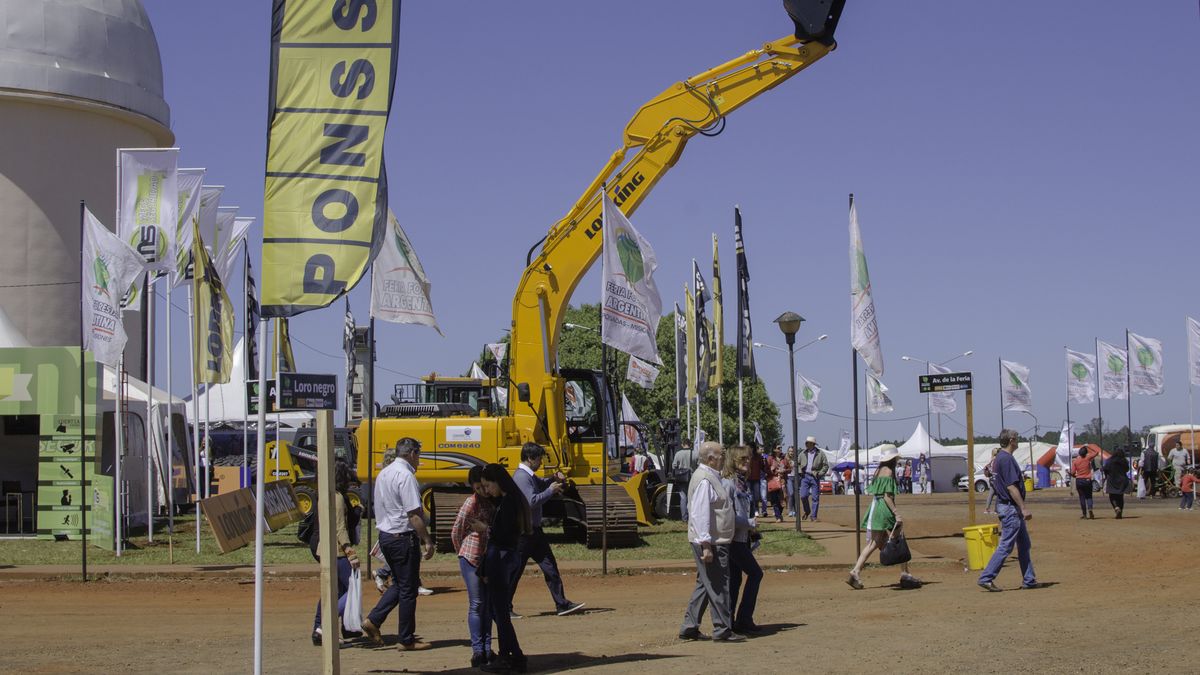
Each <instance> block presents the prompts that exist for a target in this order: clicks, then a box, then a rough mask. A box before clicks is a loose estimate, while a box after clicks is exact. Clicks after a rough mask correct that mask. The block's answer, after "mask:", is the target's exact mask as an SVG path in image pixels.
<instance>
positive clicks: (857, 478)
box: [792, 347, 862, 555]
mask: <svg viewBox="0 0 1200 675" xmlns="http://www.w3.org/2000/svg"><path fill="white" fill-rule="evenodd" d="M850 371H851V375H850V381H851V382H853V383H854V384H853V389H854V550H855V555H862V494H861V493H862V476H861V475H860V468H859V465H860V463H861V461H860V460H861V458H860V454H859V453H860V452H861V449H862V446H860V445H859V444H858V354H857V352H855V351H854V347H850ZM792 414H795V412H793V413H792Z"/></svg>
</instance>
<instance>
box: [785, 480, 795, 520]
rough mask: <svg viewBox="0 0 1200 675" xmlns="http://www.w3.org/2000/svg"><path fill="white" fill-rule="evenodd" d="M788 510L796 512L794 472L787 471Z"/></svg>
mask: <svg viewBox="0 0 1200 675" xmlns="http://www.w3.org/2000/svg"><path fill="white" fill-rule="evenodd" d="M787 503H788V511H790V512H792V513H795V512H796V474H792V473H789V474H788V477H787Z"/></svg>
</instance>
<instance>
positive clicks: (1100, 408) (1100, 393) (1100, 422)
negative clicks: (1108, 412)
mask: <svg viewBox="0 0 1200 675" xmlns="http://www.w3.org/2000/svg"><path fill="white" fill-rule="evenodd" d="M1093 339H1094V340H1095V343H1096V435H1097V436H1098V438H1097V439H1096V447H1098V448H1100V450H1101V451H1102V452H1103V450H1104V404H1103V403H1102V401H1103V399H1104V389H1103V388H1102V387H1103V385H1102V383H1101V380H1100V338H1093ZM1100 459H1101V460H1103V459H1104V458H1103V457H1101V458H1100Z"/></svg>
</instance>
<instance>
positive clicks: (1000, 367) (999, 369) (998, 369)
mask: <svg viewBox="0 0 1200 675" xmlns="http://www.w3.org/2000/svg"><path fill="white" fill-rule="evenodd" d="M996 372H998V373H999V374H1000V429H1001V430H1003V429H1004V362H1003V361H1002V360H1001V359H996ZM973 470H974V469H972V471H973Z"/></svg>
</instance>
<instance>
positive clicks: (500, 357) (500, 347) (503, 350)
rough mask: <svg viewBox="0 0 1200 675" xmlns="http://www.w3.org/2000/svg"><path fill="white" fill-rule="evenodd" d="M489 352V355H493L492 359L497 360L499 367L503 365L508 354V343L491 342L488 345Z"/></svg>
mask: <svg viewBox="0 0 1200 675" xmlns="http://www.w3.org/2000/svg"><path fill="white" fill-rule="evenodd" d="M487 350H488V353H490V354H491V355H492V358H493V359H496V365H497V366H499V365H500V364H501V363H503V362H504V355H505V354H507V353H508V343H507V342H489V343H488V344H487Z"/></svg>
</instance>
